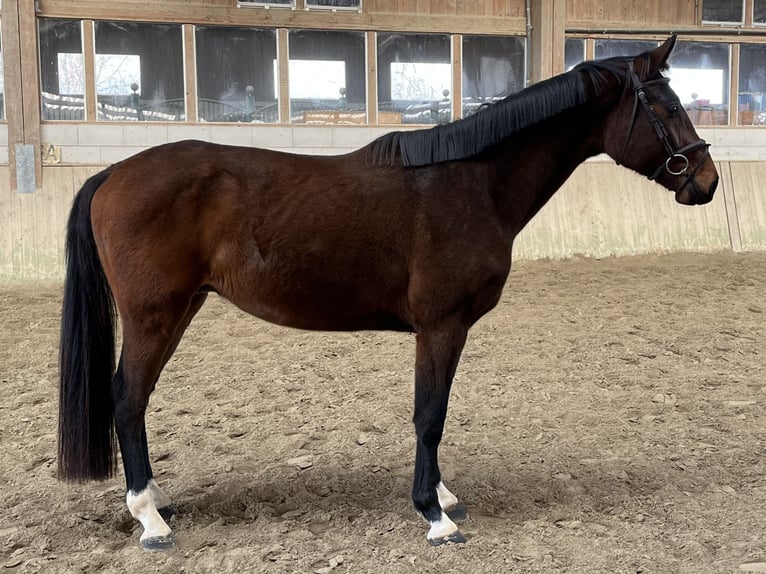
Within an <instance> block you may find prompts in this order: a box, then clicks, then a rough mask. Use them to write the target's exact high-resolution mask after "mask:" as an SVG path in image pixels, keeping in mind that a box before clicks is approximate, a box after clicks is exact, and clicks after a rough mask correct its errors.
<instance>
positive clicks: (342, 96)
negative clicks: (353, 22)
mask: <svg viewBox="0 0 766 574" xmlns="http://www.w3.org/2000/svg"><path fill="white" fill-rule="evenodd" d="M288 41H289V51H290V64H289V67H290V79H289V83H290V121H292V122H297V123H309V124H315V123H320V124H323V123H348V124H363V123H366V121H367V112H366V110H367V104H366V102H367V96H366V88H365V86H366V83H367V82H366V75H365V74H366V66H365V50H364V33H363V32H321V31H307V30H297V31H293V32H290V35H289V37H288Z"/></svg>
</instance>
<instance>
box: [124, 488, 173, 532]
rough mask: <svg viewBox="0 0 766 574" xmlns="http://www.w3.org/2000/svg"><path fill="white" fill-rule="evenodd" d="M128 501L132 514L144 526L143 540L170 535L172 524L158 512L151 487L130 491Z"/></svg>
mask: <svg viewBox="0 0 766 574" xmlns="http://www.w3.org/2000/svg"><path fill="white" fill-rule="evenodd" d="M157 488H159V487H157ZM160 492H161V491H160ZM126 502H127V504H128V510H130V514H131V515H132V516H133V518H135V519H136V520H138V521H139V522H140V523H141V526H143V527H144V533H143V534H142V535H141V541H142V542H143V541H144V540H146V539H147V538H163V537H166V536H169V535H170V526H168V525H167V524H166V523H165V521H164V520H163V519H162V516H160V513H159V512H157V507H156V506H155V505H154V501H153V500H152V491H151V490H150V488H148V487H147V488H145V489H144V490H142V491H141V492H139V493H135V492H133V491H132V490H131V491H128V496H127V501H126Z"/></svg>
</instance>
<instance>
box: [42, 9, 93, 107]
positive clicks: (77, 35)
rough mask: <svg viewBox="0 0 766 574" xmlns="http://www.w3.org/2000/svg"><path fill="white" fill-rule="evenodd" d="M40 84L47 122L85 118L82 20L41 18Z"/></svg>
mask: <svg viewBox="0 0 766 574" xmlns="http://www.w3.org/2000/svg"><path fill="white" fill-rule="evenodd" d="M39 31H40V84H41V92H42V102H41V114H42V119H44V120H84V119H85V62H84V60H83V55H82V29H81V24H80V22H79V20H53V19H48V18H41V19H40V21H39Z"/></svg>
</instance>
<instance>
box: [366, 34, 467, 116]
mask: <svg viewBox="0 0 766 574" xmlns="http://www.w3.org/2000/svg"><path fill="white" fill-rule="evenodd" d="M450 56H451V50H450V40H449V36H445V35H436V34H433V35H431V34H378V121H379V122H380V123H383V124H385V123H407V124H435V123H446V122H449V121H450V120H451V119H452V112H451V100H450V93H451V89H452V66H451V58H450Z"/></svg>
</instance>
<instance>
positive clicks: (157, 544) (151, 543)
mask: <svg viewBox="0 0 766 574" xmlns="http://www.w3.org/2000/svg"><path fill="white" fill-rule="evenodd" d="M174 545H175V543H174V542H173V537H172V536H152V537H151V538H147V539H146V540H142V541H141V548H143V549H144V550H152V551H164V550H170V549H171V548H173V546H174Z"/></svg>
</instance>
